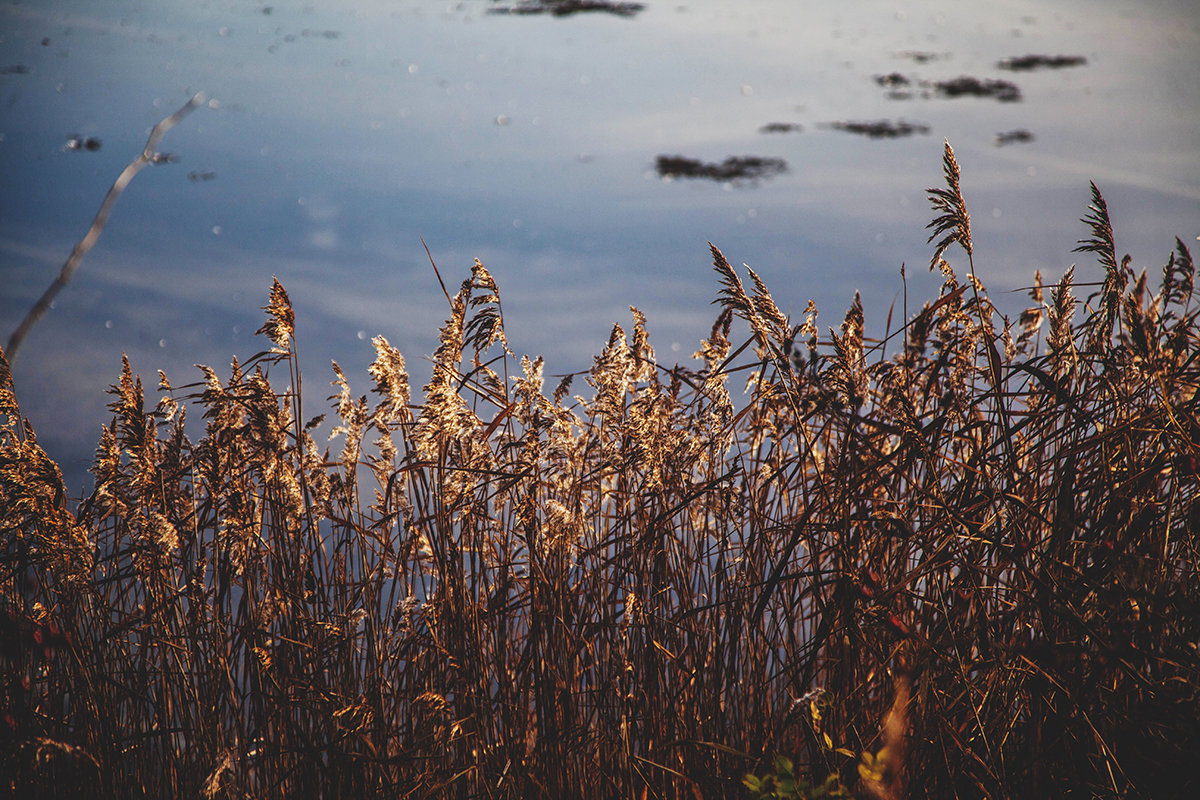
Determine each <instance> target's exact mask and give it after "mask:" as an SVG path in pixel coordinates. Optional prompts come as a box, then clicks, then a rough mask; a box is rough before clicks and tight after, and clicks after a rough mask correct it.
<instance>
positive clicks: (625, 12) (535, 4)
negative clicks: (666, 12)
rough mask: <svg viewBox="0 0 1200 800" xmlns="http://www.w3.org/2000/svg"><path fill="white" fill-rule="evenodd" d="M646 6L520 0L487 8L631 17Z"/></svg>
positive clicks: (503, 11) (494, 11)
mask: <svg viewBox="0 0 1200 800" xmlns="http://www.w3.org/2000/svg"><path fill="white" fill-rule="evenodd" d="M645 8H646V7H645V6H644V5H642V4H641V3H611V2H608V0H522V2H519V3H517V4H516V5H511V6H497V7H495V8H489V9H488V13H489V14H520V15H526V16H528V15H533V14H549V15H550V16H553V17H569V16H572V15H574V14H587V13H602V14H612V15H613V16H617V17H633V16H635V15H637V14H638V12H640V11H642V10H643V9H645Z"/></svg>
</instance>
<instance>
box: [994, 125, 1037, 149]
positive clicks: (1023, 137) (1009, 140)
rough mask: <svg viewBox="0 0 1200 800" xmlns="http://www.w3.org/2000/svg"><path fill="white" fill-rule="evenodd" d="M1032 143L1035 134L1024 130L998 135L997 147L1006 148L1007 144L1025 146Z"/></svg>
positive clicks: (1019, 129)
mask: <svg viewBox="0 0 1200 800" xmlns="http://www.w3.org/2000/svg"><path fill="white" fill-rule="evenodd" d="M1032 141H1033V133H1032V132H1031V131H1027V130H1025V129H1024V128H1018V129H1016V130H1013V131H1005V132H1003V133H997V134H996V147H1004V146H1005V145H1007V144H1024V143H1025V142H1032Z"/></svg>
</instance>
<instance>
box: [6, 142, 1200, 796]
mask: <svg viewBox="0 0 1200 800" xmlns="http://www.w3.org/2000/svg"><path fill="white" fill-rule="evenodd" d="M944 165H945V173H946V187H945V188H941V189H935V190H930V198H931V200H932V201H933V205H934V209H935V212H936V213H937V215H938V216H937V219H935V220H934V222H933V223H932V225H931V227H933V228H934V237H933V238H934V239H938V240H939V241H938V243H937V244H936V247H935V253H934V255H933V259H932V262H931V269H935V270H940V272H941V274H942V275H943V276H944V283H943V285H942V288H941V291H940V293H939V295H938V296H937V297H936V298H934V299H933V300H931V301H930V302H928V303H926V304H925V305H924V307H923V308H922V309H921V310H920V311H919V312H918V313H916V314H914V315H912V316H911V318H909V319H906V320H905V324H904V325H902V326H898V329H897V330H895V331H893V332H890V333H889V335H888V336H887V337H886V338H884V339H883V340H881V341H872V340H868V339H867V338H865V337H864V334H863V325H864V319H863V309H862V307H861V304H860V303H859V302H858V300H857V299H855V301H854V304H853V305H852V306H851V308H850V310H849V312H848V313H847V314H846V315H845V318H844V319H843V320H842V322H841V324H840V326H839V328H838V330H833V329H829V330H828V331H827V333H826V334H825V335H821V334H819V331H818V327H817V322H816V320H817V312H816V309H815V308H813V307H812V306H811V304H810V307H809V309H808V310H807V312H806V314H805V318H804V320H803V321H802V322H801V323H800V324H795V323H794V322H793V321H792V320H790V319H789V318H788V317H787V316H786V315H785V314H783V313H782V312H781V311H780V310H779V309H778V307H777V306H776V304H775V302H774V301H773V300H772V298H771V295H770V293H769V291H768V289H767V287H766V286H765V285H764V284H763V282H762V281H761V280H760V279H759V278H758V276H757V275H755V274H754V273H753V272H752V271H751V272H750V273H749V276H748V277H749V282H748V283H747V282H744V281H743V279H742V278H741V277H740V276H739V275H738V274H737V273H736V272H735V270H734V269H733V268H732V267H731V266H730V265H729V263H728V261H727V260H726V259H725V257H724V256H723V255H722V254H721V252H720V251H719V250H717V248H715V247H713V248H712V256H713V260H714V265H715V268H716V271H717V273H718V276H719V280H720V284H721V289H720V296H719V299H718V303H719V306H720V308H719V314H718V316H717V319H716V322H715V324H714V325H713V327H712V329H711V332H709V334H708V336H707V338H706V339H704V340H703V341H702V343H701V345H700V350H699V351H698V353H697V356H698V359H699V362H698V363H702V364H703V366H702V367H701V368H699V369H691V368H687V367H684V366H672V367H668V366H666V365H665V364H662V363H660V362H659V361H658V360H657V359H656V358H655V354H654V350H653V348H652V346H651V344H650V341H649V335H648V333H647V324H646V320H645V318H644V317H643V316H642V314H640V313H639V312H638V311H637V310H636V309H634V310H633V311H632V331H631V333H627V332H626V331H625V330H624V329H623V328H622V327H621V326H619V325H618V326H614V327H613V330H612V335H611V337H610V339H609V341H608V343H607V346H606V347H605V348H604V349H603V352H602V353H601V354H600V355H599V356H597V357H596V358H595V361H594V365H593V366H592V368H591V370H590V371H589V372H587V373H586V374H582V375H581V376H580V379H579V381H578V382H577V383H576V384H572V380H571V378H566V379H563V380H562V381H561V382H559V383H558V384H557V386H556V387H554V388H552V389H550V390H549V391H548V390H547V387H546V386H545V384H544V376H543V364H542V362H541V360H540V359H538V360H530V359H529V358H527V357H522V358H518V357H517V356H516V355H515V354H514V351H513V350H512V349H510V346H509V343H508V341H507V340H506V338H505V335H504V316H503V310H502V306H501V302H500V293H499V290H498V288H497V285H496V282H495V281H494V280H493V278H492V276H491V275H490V274H489V272H488V271H487V269H486V268H485V267H484V265H483V264H481V263H479V262H478V261H477V262H476V263H475V265H474V267H473V269H472V272H471V276H470V277H469V278H468V279H466V280H465V281H464V282H463V283H462V285H461V288H460V289H459V290H458V292H457V293H456V294H455V295H454V296H453V298H452V299H451V303H450V314H449V320H448V321H447V322H446V324H445V326H444V327H443V328H442V329H441V334H440V346H439V347H438V349H437V352H436V353H435V354H434V355H433V365H434V369H433V376H432V378H431V380H430V382H429V384H428V385H427V386H425V387H424V391H423V397H424V399H423V401H421V402H416V403H414V401H413V399H412V397H411V396H410V387H409V382H408V377H407V373H406V370H405V362H404V358H403V357H402V355H401V354H400V353H399V352H398V351H397V350H396V349H395V348H393V347H392V346H391V345H390V344H389V343H388V342H387V341H386V340H384V339H383V338H382V337H380V338H377V339H375V340H374V345H375V350H376V354H377V357H376V360H375V361H374V363H372V364H371V365H370V367H369V374H370V376H371V378H372V380H373V382H374V384H375V385H374V388H373V389H372V395H373V396H371V397H368V396H367V395H358V394H356V393H355V392H354V391H353V390H352V389H351V386H350V384H349V381H348V380H347V379H346V377H345V376H344V374H343V372H342V370H341V369H340V368H339V367H338V366H337V365H336V364H334V366H333V373H334V380H333V388H334V393H333V397H332V398H331V400H332V409H333V411H332V414H333V419H332V421H333V422H334V423H335V425H336V427H335V429H334V438H335V439H336V443H335V445H334V447H335V448H340V451H339V452H336V453H335V454H334V453H331V451H330V450H329V449H327V447H328V446H327V445H324V444H322V443H318V442H317V441H315V440H314V434H315V432H316V431H317V430H318V428H320V426H321V424H322V419H323V418H322V416H316V417H315V418H309V417H308V416H306V413H305V409H303V408H302V403H301V397H302V392H301V375H300V372H299V369H298V367H297V363H298V356H297V352H298V351H297V338H296V331H295V321H294V318H293V310H292V307H291V304H290V302H289V300H288V297H287V294H286V291H285V290H284V287H283V286H282V285H280V284H279V283H278V282H276V283H275V285H274V286H273V287H272V289H271V292H270V299H269V303H268V305H267V307H266V309H265V310H266V313H267V322H266V324H264V325H263V327H262V329H261V330H260V331H259V333H260V334H262V335H263V336H264V337H265V339H266V340H268V341H269V342H270V345H271V346H270V349H269V350H266V351H264V352H262V353H259V354H258V355H256V356H254V357H253V358H252V359H250V360H249V361H248V362H246V363H243V364H239V363H238V362H237V361H236V360H235V361H234V363H233V365H232V368H231V370H230V372H229V373H228V374H227V377H222V376H219V375H218V374H217V372H216V371H214V370H212V369H209V368H203V376H204V379H203V381H202V382H201V383H199V384H195V385H191V386H184V387H181V388H179V389H174V388H172V385H171V384H170V382H169V381H168V379H167V376H165V375H163V374H161V373H160V381H159V390H160V396H161V399H160V400H159V401H158V402H157V404H156V405H154V406H153V407H148V406H147V405H146V400H145V399H144V392H143V388H142V385H141V381H140V379H139V378H137V377H135V376H134V374H133V371H132V368H131V365H130V364H129V363H128V362H127V361H126V363H125V364H124V366H123V370H122V374H121V376H120V379H119V381H118V382H117V384H116V385H115V386H114V387H113V389H112V394H113V401H112V404H111V409H112V412H113V419H112V423H111V425H109V426H107V427H106V428H105V430H104V432H103V436H102V438H101V440H100V442H99V444H98V446H97V449H96V460H95V465H94V467H93V473H94V475H95V489H94V491H93V492H92V493H91V495H90V496H89V497H87V498H85V499H83V500H82V501H81V502H79V503H78V506H77V508H75V509H74V510H71V508H70V507H69V506H70V505H71V504H70V503H69V501H68V500H67V498H66V497H65V491H64V489H63V486H62V480H61V476H60V474H59V471H58V468H57V466H56V465H55V464H54V462H53V461H52V460H50V459H49V458H48V457H47V456H46V454H45V453H44V452H43V451H42V450H41V448H40V447H39V446H38V444H37V440H36V437H35V435H34V433H33V430H32V429H31V428H30V427H29V425H28V423H27V421H25V420H24V419H23V418H22V416H21V413H20V410H19V408H18V406H17V401H16V395H15V394H14V390H13V387H12V383H11V377H10V375H9V373H8V368H7V364H6V362H4V361H3V360H2V359H0V370H2V371H0V414H2V415H3V420H4V423H5V424H4V426H3V427H2V428H0V525H2V530H3V548H4V549H3V559H2V561H0V570H2V572H0V604H2V605H3V608H2V609H0V648H2V650H0V669H2V670H3V673H4V674H3V683H2V688H0V692H2V693H3V694H2V695H0V697H2V700H0V702H2V703H3V719H2V720H0V735H2V736H3V739H4V744H3V753H4V756H3V757H4V759H5V762H4V763H5V765H6V766H5V768H4V769H0V772H2V773H4V774H6V775H7V776H8V777H7V778H5V779H4V786H3V789H0V792H10V793H11V794H12V795H14V796H15V795H21V796H46V797H49V796H56V795H54V794H52V792H54V791H60V792H63V791H67V790H68V789H69V788H73V789H74V790H77V791H80V792H82V791H84V790H86V792H87V793H89V794H90V795H91V796H95V797H105V798H107V797H114V798H115V797H121V798H137V797H153V798H159V797H164V798H165V797H203V798H218V797H247V798H275V797H305V798H310V797H311V798H333V797H389V798H409V797H412V798H417V797H439V798H440V797H446V798H451V797H452V798H538V797H550V798H560V797H588V798H722V797H745V796H746V795H747V791H748V790H747V788H746V787H745V786H743V783H742V779H743V776H745V775H746V774H747V773H750V774H751V775H763V774H764V773H770V772H772V771H778V770H779V768H780V767H779V765H781V764H783V763H784V762H782V761H779V762H774V761H773V760H772V759H773V757H774V756H775V754H786V755H788V756H790V757H792V758H793V759H794V769H795V772H796V774H797V775H801V776H805V777H807V778H808V779H810V780H812V781H813V782H814V783H815V784H817V785H820V784H821V783H822V782H825V785H826V786H827V787H831V786H832V787H835V788H837V787H839V786H840V787H842V788H845V789H846V791H847V792H853V793H854V794H856V795H858V796H864V797H865V796H875V797H906V796H912V797H935V798H952V797H953V798H957V797H964V798H965V797H986V798H1018V797H1027V796H1041V797H1076V796H1086V797H1114V798H1115V797H1157V798H1163V797H1172V796H1178V797H1184V796H1187V797H1191V796H1195V793H1196V792H1197V791H1198V789H1197V785H1198V781H1197V778H1196V777H1195V776H1196V771H1195V766H1194V764H1193V763H1191V761H1190V760H1189V756H1191V757H1194V755H1195V753H1196V752H1197V750H1198V744H1200V721H1198V720H1200V657H1198V654H1197V642H1200V574H1198V569H1197V568H1198V566H1200V559H1198V558H1197V550H1196V547H1197V540H1196V532H1197V531H1198V530H1200V495H1198V491H1197V487H1198V481H1197V472H1198V470H1200V444H1198V443H1200V420H1198V414H1197V399H1196V387H1197V384H1198V382H1200V369H1198V366H1197V354H1198V353H1200V349H1198V348H1197V344H1198V341H1197V327H1196V310H1195V306H1194V304H1193V302H1192V290H1193V277H1194V268H1193V263H1192V259H1191V255H1190V254H1189V252H1188V250H1187V248H1186V247H1185V246H1184V245H1183V243H1182V242H1180V241H1178V240H1177V241H1176V246H1175V248H1174V250H1173V251H1172V252H1171V253H1170V256H1169V258H1168V260H1167V263H1166V266H1165V267H1163V268H1162V270H1161V278H1160V279H1159V280H1158V281H1157V282H1158V284H1159V287H1158V289H1157V292H1155V291H1154V290H1152V288H1151V286H1150V285H1149V281H1148V278H1147V275H1146V273H1145V272H1144V271H1142V272H1135V271H1134V269H1133V268H1132V267H1131V265H1130V262H1129V259H1128V257H1126V258H1125V259H1122V260H1120V261H1118V259H1117V255H1116V252H1117V251H1116V250H1115V249H1114V245H1113V234H1112V229H1111V225H1110V223H1109V219H1108V212H1107V208H1106V206H1105V202H1104V199H1103V197H1102V196H1101V194H1100V192H1099V191H1098V190H1096V189H1095V187H1094V186H1093V195H1092V197H1093V203H1092V206H1091V207H1090V209H1089V213H1088V216H1087V218H1086V219H1085V223H1086V226H1087V231H1088V238H1087V239H1086V240H1085V241H1084V242H1082V247H1081V249H1082V250H1085V251H1090V252H1093V253H1095V255H1096V256H1097V258H1098V260H1099V262H1100V266H1101V268H1102V273H1101V274H1100V275H1099V280H1098V281H1097V282H1096V283H1094V284H1088V286H1089V287H1090V288H1093V289H1094V291H1093V292H1092V294H1091V295H1090V296H1089V297H1087V299H1086V301H1085V302H1084V303H1083V305H1082V306H1081V305H1080V301H1079V300H1077V299H1076V298H1077V294H1076V293H1077V291H1079V290H1080V289H1081V287H1082V286H1083V285H1082V284H1079V285H1077V284H1076V283H1075V281H1074V274H1073V268H1072V270H1069V271H1068V272H1067V273H1066V274H1065V275H1064V276H1062V277H1061V278H1060V279H1059V280H1058V281H1057V282H1056V283H1053V284H1051V285H1047V286H1045V287H1043V285H1042V281H1041V276H1040V275H1039V276H1038V277H1037V279H1036V282H1035V285H1034V286H1033V287H1032V289H1031V296H1032V306H1031V308H1030V309H1029V310H1027V311H1026V312H1025V313H1024V314H1022V315H1021V316H1020V318H1019V320H1017V321H1015V322H1012V323H1010V321H1009V320H1008V319H1005V318H1004V317H1003V316H1002V315H1001V314H1000V313H999V312H998V311H997V310H996V308H995V307H994V306H993V305H992V303H991V301H990V300H989V298H988V294H987V291H986V289H985V287H984V286H983V284H982V283H981V282H980V281H979V280H978V278H977V277H975V275H974V274H973V273H974V271H975V270H974V265H973V257H974V253H973V247H972V241H971V232H970V217H969V215H968V213H967V208H966V203H965V201H964V199H963V196H962V193H961V190H960V186H959V167H958V164H957V162H956V161H955V159H954V154H953V151H952V150H951V149H950V147H949V144H947V145H946V152H945V159H944ZM931 241H932V239H931ZM956 246H957V247H956ZM949 248H954V253H955V254H958V253H960V251H961V254H962V255H963V256H965V260H964V264H965V266H966V267H967V268H968V269H969V271H970V274H965V275H964V276H963V277H960V276H959V274H958V273H957V272H956V270H955V269H954V268H952V267H951V266H950V264H949V263H947V261H946V260H945V259H944V258H943V257H944V256H945V255H946V253H947V252H949ZM956 257H957V255H956ZM960 269H961V267H960ZM889 322H890V321H889ZM747 326H748V331H749V332H748V333H735V331H745V330H746V328H747ZM735 383H736V386H735V387H734V391H735V392H740V390H741V388H742V386H743V385H744V386H746V394H745V395H744V396H743V397H742V398H739V399H737V400H736V401H735V399H734V396H731V385H732V384H735ZM578 384H586V388H583V389H582V394H583V395H585V396H580V397H572V395H571V392H572V387H573V386H578ZM189 415H190V416H192V417H193V418H199V419H200V423H199V426H200V431H199V433H198V434H193V435H198V439H196V440H195V441H193V439H192V438H189V434H188V431H193V432H194V431H195V430H196V427H197V425H196V424H195V423H193V424H192V425H191V426H188V427H187V428H186V430H185V420H186V418H187V417H188V416H189ZM56 759H57V761H56ZM66 761H70V763H71V764H72V765H73V767H72V770H71V771H69V772H68V771H60V772H58V773H55V775H57V777H50V776H49V773H48V772H47V770H48V768H47V767H45V765H46V764H51V763H65V762H66ZM773 764H774V766H773ZM777 777H778V775H777ZM72 780H73V781H76V783H75V784H74V785H72V784H70V783H69V782H70V781H72ZM751 783H752V784H753V785H757V786H759V790H760V791H765V789H764V788H763V786H766V787H767V788H769V782H768V784H760V783H759V782H758V781H757V780H756V779H752V781H751ZM778 788H779V785H778V784H777V785H776V789H778ZM39 793H41V794H40V795H39ZM58 796H62V795H58ZM81 796H83V795H81Z"/></svg>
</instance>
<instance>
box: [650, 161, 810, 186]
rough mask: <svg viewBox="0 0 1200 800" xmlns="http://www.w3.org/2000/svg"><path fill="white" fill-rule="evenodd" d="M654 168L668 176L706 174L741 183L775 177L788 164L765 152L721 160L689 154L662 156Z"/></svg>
mask: <svg viewBox="0 0 1200 800" xmlns="http://www.w3.org/2000/svg"><path fill="white" fill-rule="evenodd" d="M654 168H655V169H656V170H657V171H658V174H659V175H660V176H661V177H663V178H667V179H673V178H707V179H709V180H713V181H718V182H720V183H725V182H727V181H732V182H733V183H735V184H740V183H741V182H742V181H751V182H756V181H758V180H761V179H765V178H773V177H775V176H776V175H781V174H782V173H784V172H787V168H788V167H787V162H786V161H784V160H783V159H782V158H764V157H762V156H730V157H729V158H727V159H725V160H724V161H722V162H721V163H719V164H717V163H705V162H703V161H700V160H699V159H696V158H687V157H686V156H659V157H658V158H657V159H656V160H655V164H654Z"/></svg>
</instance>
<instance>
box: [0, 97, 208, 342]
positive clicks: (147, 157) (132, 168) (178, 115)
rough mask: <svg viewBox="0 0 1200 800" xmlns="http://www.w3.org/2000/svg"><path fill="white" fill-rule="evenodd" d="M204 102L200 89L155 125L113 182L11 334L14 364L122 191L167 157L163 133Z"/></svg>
mask: <svg viewBox="0 0 1200 800" xmlns="http://www.w3.org/2000/svg"><path fill="white" fill-rule="evenodd" d="M203 103H204V92H198V93H197V94H196V96H195V97H193V98H192V99H191V100H188V101H187V103H186V104H184V106H183V108H181V109H179V110H178V111H176V112H175V113H174V114H172V115H171V116H169V117H167V118H166V119H164V120H163V121H162V122H160V123H158V124H157V125H155V126H154V130H152V131H150V138H149V139H147V140H146V147H145V148H144V149H143V150H142V154H141V155H140V156H138V157H137V158H135V159H134V160H133V162H132V163H131V164H130V165H129V166H128V167H126V168H125V170H124V171H123V172H122V173H121V174H120V176H118V177H117V180H116V182H115V183H113V185H112V188H111V189H109V190H108V195H107V196H106V197H105V198H104V202H103V203H101V204H100V210H99V211H98V212H97V213H96V218H95V219H94V220H92V227H91V228H89V229H88V232H87V235H86V236H84V237H83V238H82V239H81V240H80V241H79V244H77V245H75V249H74V250H72V251H71V257H70V258H68V259H67V263H65V264H63V267H62V271H61V272H59V273H58V277H57V278H55V279H54V283H52V284H50V288H49V289H47V290H46V292H45V294H43V295H42V296H41V299H39V300H38V301H37V303H35V304H34V306H33V308H31V309H30V310H29V313H28V314H26V315H25V320H24V322H22V323H21V326H20V327H19V328H17V329H16V330H15V331H13V334H12V336H10V337H9V338H8V347H7V348H6V350H7V353H6V355H7V356H8V361H9V363H10V364H11V363H12V362H13V361H14V360H15V359H16V357H17V350H19V349H20V347H21V342H23V341H25V337H26V336H28V335H29V329H30V328H32V327H33V326H34V325H35V324H37V321H38V320H40V319H41V318H42V317H44V316H46V312H47V311H49V310H50V303H52V302H53V301H54V298H55V297H57V296H58V293H59V292H60V291H62V289H63V287H64V286H66V285H67V282H68V281H70V280H71V276H72V275H74V274H75V270H77V269H78V268H79V265H80V263H81V262H82V261H83V257H84V256H86V255H87V254H88V251H89V250H91V249H92V247H93V245H95V244H96V240H97V239H99V238H100V231H102V230H104V225H105V223H107V222H108V216H109V214H111V213H112V208H113V206H114V205H116V202H117V198H118V197H120V196H121V192H123V191H125V187H126V186H128V185H129V182H130V181H131V180H133V176H134V175H137V174H138V172H140V171H141V169H142V167H144V166H146V165H147V164H150V163H154V162H158V161H160V160H162V158H163V157H162V156H161V154H160V153H159V152H158V142H159V140H161V139H162V137H163V134H164V133H166V132H167V131H169V130H171V128H174V127H175V125H176V124H178V123H179V121H180V120H182V119H183V118H184V117H186V116H187V115H188V114H190V113H192V111H194V110H195V109H196V107H197V106H199V105H202V104H203Z"/></svg>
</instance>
